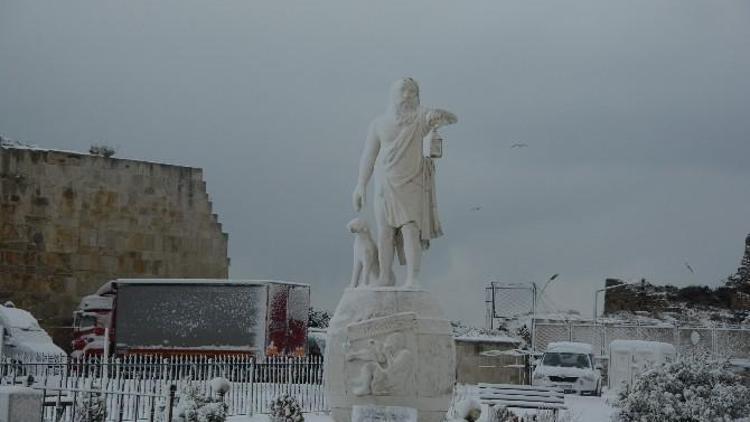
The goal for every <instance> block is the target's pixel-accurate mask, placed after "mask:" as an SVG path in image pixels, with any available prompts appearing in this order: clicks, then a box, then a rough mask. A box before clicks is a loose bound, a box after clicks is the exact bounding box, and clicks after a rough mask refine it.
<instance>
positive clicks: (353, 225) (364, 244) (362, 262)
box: [346, 217, 380, 287]
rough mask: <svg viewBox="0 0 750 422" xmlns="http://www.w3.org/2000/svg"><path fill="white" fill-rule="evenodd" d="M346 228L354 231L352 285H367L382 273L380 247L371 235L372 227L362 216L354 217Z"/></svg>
mask: <svg viewBox="0 0 750 422" xmlns="http://www.w3.org/2000/svg"><path fill="white" fill-rule="evenodd" d="M346 228H348V229H349V231H350V232H352V233H354V247H353V249H354V266H353V268H352V281H351V284H350V287H358V286H367V285H369V284H370V283H371V282H374V281H376V280H377V278H378V277H379V275H380V266H379V265H378V248H377V246H375V242H374V241H373V240H372V236H370V227H369V226H368V225H367V222H366V221H365V220H363V219H362V218H359V217H356V218H354V219H352V221H350V222H349V224H347V225H346Z"/></svg>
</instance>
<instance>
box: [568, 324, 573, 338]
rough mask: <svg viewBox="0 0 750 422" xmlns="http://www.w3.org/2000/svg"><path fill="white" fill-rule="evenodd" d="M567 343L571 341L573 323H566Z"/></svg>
mask: <svg viewBox="0 0 750 422" xmlns="http://www.w3.org/2000/svg"><path fill="white" fill-rule="evenodd" d="M568 341H573V323H572V322H568Z"/></svg>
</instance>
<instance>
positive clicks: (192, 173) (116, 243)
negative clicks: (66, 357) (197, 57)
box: [0, 147, 229, 347]
mask: <svg viewBox="0 0 750 422" xmlns="http://www.w3.org/2000/svg"><path fill="white" fill-rule="evenodd" d="M227 240H228V236H227V234H226V233H223V232H222V228H221V224H220V223H219V222H218V219H217V216H216V214H213V211H212V204H211V201H210V200H209V197H208V194H207V192H206V184H205V182H204V181H203V174H202V170H201V169H198V168H191V167H182V166H173V165H167V164H158V163H151V162H143V161H134V160H123V159H116V158H104V157H101V156H93V155H88V154H77V153H70V152H59V151H48V150H38V149H28V148H15V147H0V300H2V301H6V300H11V301H13V302H14V304H15V305H16V306H17V307H21V308H24V309H27V310H29V311H31V312H32V313H33V314H34V315H35V316H36V317H37V318H38V319H40V321H41V323H42V325H43V326H44V327H45V328H47V329H48V330H49V331H50V333H51V334H52V335H53V337H55V340H56V342H57V343H58V344H60V345H61V346H63V347H67V346H68V344H67V343H68V342H67V338H68V337H67V336H68V335H69V331H70V330H69V329H67V328H56V327H66V326H69V325H70V323H71V319H72V311H73V309H74V308H75V306H76V305H77V303H78V300H79V299H80V298H81V297H82V296H84V295H87V294H91V293H93V292H94V291H95V290H96V289H97V288H98V287H99V286H100V285H102V284H103V283H104V282H106V281H108V280H110V279H113V278H148V277H160V278H171V277H180V278H226V277H227V275H228V268H229V259H228V257H227Z"/></svg>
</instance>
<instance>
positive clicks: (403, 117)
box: [391, 98, 419, 125]
mask: <svg viewBox="0 0 750 422" xmlns="http://www.w3.org/2000/svg"><path fill="white" fill-rule="evenodd" d="M418 108H419V98H410V99H406V100H401V101H398V102H396V103H394V104H392V105H391V111H392V113H393V116H394V117H395V118H396V122H397V123H398V124H399V125H404V124H408V123H411V122H412V121H414V119H415V118H416V116H417V109H418Z"/></svg>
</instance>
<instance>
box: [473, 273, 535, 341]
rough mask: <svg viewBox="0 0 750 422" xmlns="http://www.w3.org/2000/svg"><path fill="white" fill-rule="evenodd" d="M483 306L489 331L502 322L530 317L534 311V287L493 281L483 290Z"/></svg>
mask: <svg viewBox="0 0 750 422" xmlns="http://www.w3.org/2000/svg"><path fill="white" fill-rule="evenodd" d="M485 304H486V305H487V315H486V319H487V327H488V328H490V329H492V328H495V327H497V326H498V325H500V324H502V322H503V321H507V320H511V319H516V318H519V317H523V316H528V317H531V315H534V313H535V311H536V287H535V286H534V285H533V284H523V283H502V282H498V281H493V282H490V284H489V285H488V286H487V287H486V288H485Z"/></svg>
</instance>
